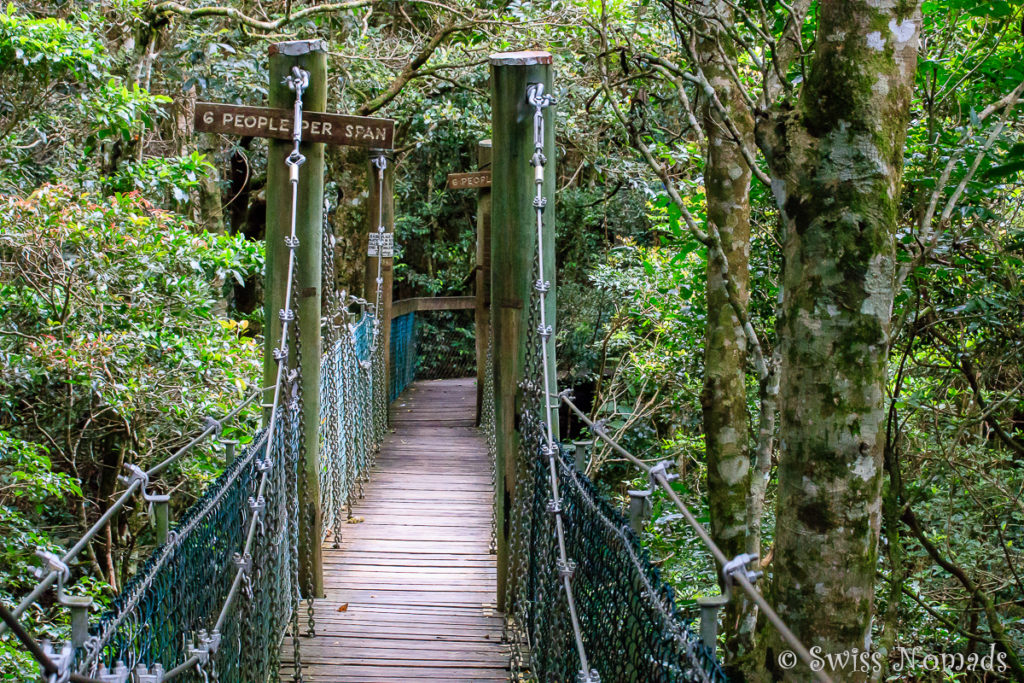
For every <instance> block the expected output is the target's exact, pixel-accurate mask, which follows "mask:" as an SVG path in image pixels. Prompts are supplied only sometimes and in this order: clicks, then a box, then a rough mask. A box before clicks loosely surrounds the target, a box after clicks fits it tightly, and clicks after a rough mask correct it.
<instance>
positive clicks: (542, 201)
mask: <svg viewBox="0 0 1024 683" xmlns="http://www.w3.org/2000/svg"><path fill="white" fill-rule="evenodd" d="M547 205H548V198H547V197H534V198H533V208H535V209H540V210H541V211H543V210H544V209H545V208H547Z"/></svg>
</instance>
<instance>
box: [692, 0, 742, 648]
mask: <svg viewBox="0 0 1024 683" xmlns="http://www.w3.org/2000/svg"><path fill="white" fill-rule="evenodd" d="M700 9H701V11H702V12H703V13H704V14H705V16H706V17H707V21H704V22H701V25H700V30H699V31H698V34H697V37H696V49H697V55H698V57H699V58H700V60H701V69H702V70H703V72H704V76H705V78H707V80H708V82H709V83H710V84H711V86H712V87H713V88H714V89H715V92H716V93H717V95H718V99H719V100H720V101H721V103H722V105H723V107H724V108H725V114H726V115H727V116H728V118H729V119H730V120H731V122H732V123H733V124H734V129H735V130H736V131H738V132H739V133H740V135H741V140H740V144H743V145H746V146H747V148H748V149H751V148H753V146H754V121H753V117H752V116H751V115H750V109H749V108H748V107H747V106H746V103H745V102H744V101H743V97H742V93H740V91H739V89H738V88H737V87H736V86H735V84H734V83H733V80H732V78H731V77H730V75H729V69H730V68H735V64H736V48H735V45H734V44H733V42H732V40H731V39H730V38H729V36H727V35H725V34H724V33H722V32H720V31H719V30H718V27H719V26H721V25H725V26H728V25H731V24H732V20H733V16H732V9H731V7H730V6H729V5H728V4H727V3H725V2H721V1H720V0H705V2H702V3H701V6H700ZM730 63H731V65H732V67H730ZM702 119H703V120H702V126H703V129H704V131H705V135H706V145H707V152H706V156H705V160H706V161H705V168H704V191H705V196H706V198H707V217H708V222H709V223H710V224H711V225H709V228H710V229H713V230H717V232H718V234H719V236H720V237H721V244H722V252H723V253H721V254H720V253H718V252H717V251H716V250H712V254H711V255H709V259H708V264H707V307H708V309H707V310H708V315H707V327H706V337H705V346H704V368H705V372H704V388H703V391H702V393H701V406H702V408H703V416H704V439H705V448H706V457H707V468H708V474H707V476H708V503H709V507H710V514H711V536H712V538H714V540H715V542H716V543H717V544H718V545H719V547H720V548H721V549H722V550H723V551H724V552H725V554H726V555H727V556H729V557H735V556H736V555H739V554H740V553H743V552H744V551H745V549H746V536H747V494H748V491H749V488H750V486H749V484H750V452H749V451H750V447H749V441H750V439H749V413H748V410H747V396H746V380H745V374H746V365H747V342H746V337H745V335H744V332H743V328H742V326H741V323H740V320H739V318H738V317H737V315H736V311H735V308H734V307H733V305H732V304H731V303H730V301H729V293H728V291H727V290H726V281H725V277H726V274H728V277H729V278H730V279H731V280H732V282H733V283H734V284H735V286H736V292H737V294H738V298H739V302H740V305H741V306H743V307H744V308H746V306H747V301H748V299H749V281H750V273H749V256H750V199H749V197H750V178H751V171H750V168H749V167H748V166H747V163H746V161H745V160H744V158H743V154H742V152H741V150H740V148H739V146H738V145H737V141H736V140H735V139H734V138H733V136H732V135H731V133H730V131H729V129H728V128H727V125H726V123H725V121H724V120H723V116H722V114H721V113H720V112H719V111H718V110H717V109H716V108H715V107H714V106H713V105H712V103H711V102H710V101H708V100H707V98H706V97H705V98H704V103H703V111H702ZM723 255H724V259H725V261H726V263H723V262H722V260H723ZM744 602H745V601H744V600H743V598H742V596H741V595H740V594H739V593H737V594H736V595H735V599H734V600H733V601H732V602H731V603H730V604H729V605H728V606H727V608H726V610H725V612H724V617H723V623H724V626H725V632H726V634H727V635H726V643H725V660H726V663H727V664H731V663H732V662H734V661H735V660H736V658H737V657H738V656H741V655H742V654H743V653H744V652H745V651H746V650H747V649H748V647H747V646H748V645H749V633H748V634H742V633H741V628H740V626H741V622H742V621H743V605H744Z"/></svg>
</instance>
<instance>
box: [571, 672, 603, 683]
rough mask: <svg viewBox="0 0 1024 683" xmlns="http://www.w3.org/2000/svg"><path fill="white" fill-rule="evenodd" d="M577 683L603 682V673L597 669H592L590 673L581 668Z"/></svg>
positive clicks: (577, 674)
mask: <svg viewBox="0 0 1024 683" xmlns="http://www.w3.org/2000/svg"><path fill="white" fill-rule="evenodd" d="M576 683H601V674H599V673H597V669H591V670H590V673H587V672H586V671H583V670H582V669H581V670H580V671H579V672H577V673H576Z"/></svg>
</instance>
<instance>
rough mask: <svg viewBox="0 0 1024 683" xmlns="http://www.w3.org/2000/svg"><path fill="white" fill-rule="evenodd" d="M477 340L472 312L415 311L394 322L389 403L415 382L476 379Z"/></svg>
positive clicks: (399, 317) (392, 324)
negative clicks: (461, 378)
mask: <svg viewBox="0 0 1024 683" xmlns="http://www.w3.org/2000/svg"><path fill="white" fill-rule="evenodd" d="M475 339H476V325H475V322H474V312H473V311H472V310H457V311H414V312H410V313H406V314H405V315H400V316H398V317H396V318H394V319H392V321H391V378H390V382H389V394H388V395H389V398H390V400H392V401H394V400H395V399H396V398H398V396H399V394H401V393H402V392H403V391H405V390H406V388H408V386H409V385H410V384H412V383H413V381H414V380H427V379H454V378H456V377H472V376H474V375H475V374H476V345H475Z"/></svg>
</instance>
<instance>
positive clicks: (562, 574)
mask: <svg viewBox="0 0 1024 683" xmlns="http://www.w3.org/2000/svg"><path fill="white" fill-rule="evenodd" d="M555 566H556V567H558V578H560V579H569V580H570V581H572V577H573V575H574V574H575V573H576V562H575V561H573V560H569V559H566V560H565V562H562V561H561V560H558V561H557V562H556V563H555Z"/></svg>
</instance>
